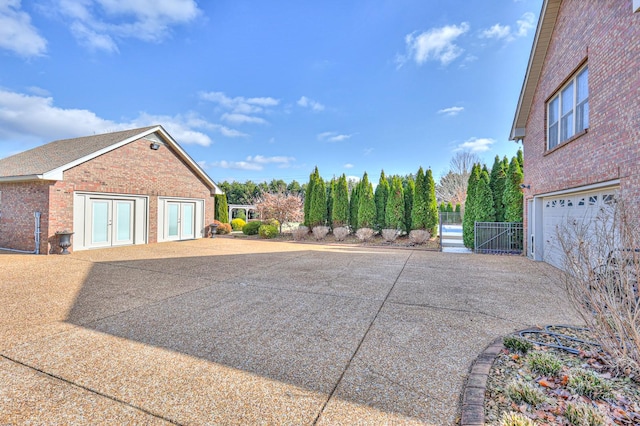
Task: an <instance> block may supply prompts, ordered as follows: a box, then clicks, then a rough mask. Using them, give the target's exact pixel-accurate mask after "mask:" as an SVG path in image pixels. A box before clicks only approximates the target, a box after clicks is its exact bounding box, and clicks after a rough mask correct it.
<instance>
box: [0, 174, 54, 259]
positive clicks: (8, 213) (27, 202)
mask: <svg viewBox="0 0 640 426" xmlns="http://www.w3.org/2000/svg"><path fill="white" fill-rule="evenodd" d="M50 185H51V182H19V183H2V184H0V193H1V194H0V247H2V248H10V249H14V250H24V251H34V250H35V218H34V213H35V212H37V211H39V212H40V214H41V216H40V232H41V242H40V252H41V253H47V250H48V245H47V237H46V236H47V235H48V222H49V214H48V201H49V186H50Z"/></svg>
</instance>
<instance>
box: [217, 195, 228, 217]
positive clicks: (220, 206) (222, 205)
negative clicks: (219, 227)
mask: <svg viewBox="0 0 640 426" xmlns="http://www.w3.org/2000/svg"><path fill="white" fill-rule="evenodd" d="M214 198H215V203H216V210H215V214H214V218H215V220H217V221H219V222H221V223H229V205H228V204H227V196H226V195H225V194H218V195H216V196H215V197H214Z"/></svg>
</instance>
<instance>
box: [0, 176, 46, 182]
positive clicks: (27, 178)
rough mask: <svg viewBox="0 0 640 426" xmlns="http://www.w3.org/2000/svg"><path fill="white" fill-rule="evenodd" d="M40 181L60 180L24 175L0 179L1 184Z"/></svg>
mask: <svg viewBox="0 0 640 426" xmlns="http://www.w3.org/2000/svg"><path fill="white" fill-rule="evenodd" d="M38 180H59V179H52V178H51V177H48V176H45V175H23V176H2V177H0V183H14V182H16V183H17V182H33V181H38Z"/></svg>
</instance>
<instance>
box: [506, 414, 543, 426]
mask: <svg viewBox="0 0 640 426" xmlns="http://www.w3.org/2000/svg"><path fill="white" fill-rule="evenodd" d="M500 426H535V423H534V422H533V420H531V419H530V418H528V417H525V416H524V415H522V414H520V413H516V412H514V411H510V412H508V413H503V414H502V417H501V418H500Z"/></svg>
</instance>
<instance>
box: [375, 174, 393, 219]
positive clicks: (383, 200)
mask: <svg viewBox="0 0 640 426" xmlns="http://www.w3.org/2000/svg"><path fill="white" fill-rule="evenodd" d="M389 191H391V189H390V187H389V181H388V180H387V178H386V176H385V175H384V170H382V171H381V172H380V180H379V181H378V186H377V187H376V192H375V195H374V199H375V203H376V225H375V227H376V229H382V228H383V227H384V225H385V217H386V216H385V214H384V212H385V209H386V208H387V199H388V198H389Z"/></svg>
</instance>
